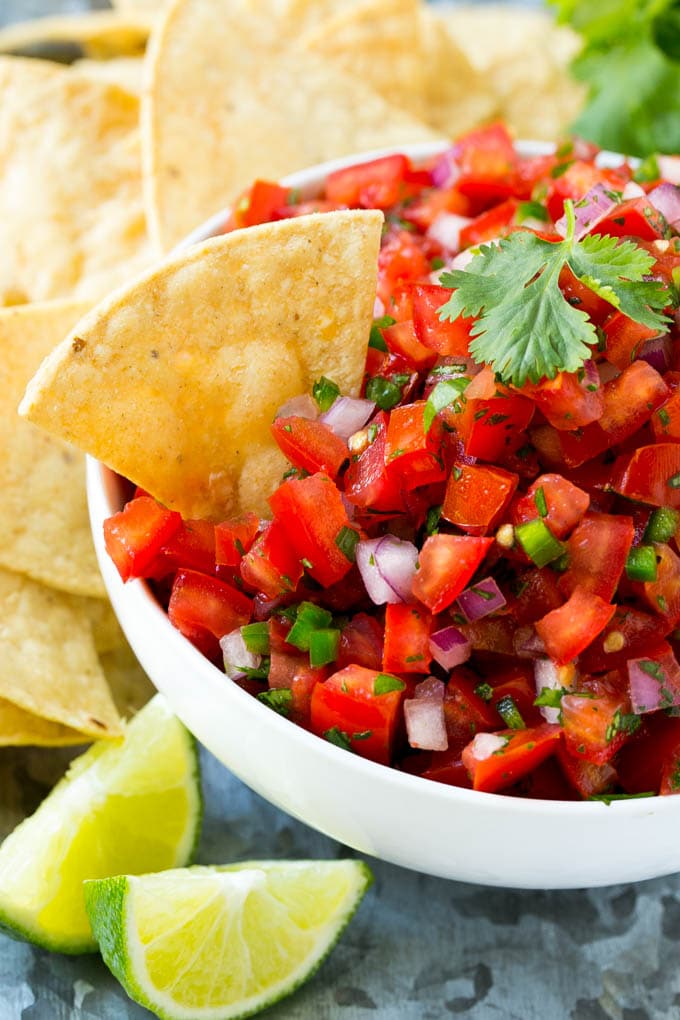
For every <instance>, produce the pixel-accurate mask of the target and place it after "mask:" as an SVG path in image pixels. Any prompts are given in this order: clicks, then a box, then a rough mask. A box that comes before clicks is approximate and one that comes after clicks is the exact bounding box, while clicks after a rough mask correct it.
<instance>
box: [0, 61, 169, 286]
mask: <svg viewBox="0 0 680 1020" xmlns="http://www.w3.org/2000/svg"><path fill="white" fill-rule="evenodd" d="M0 94H1V95H2V102H1V103H0V223H2V245H0V305H3V304H21V303H23V302H27V301H39V300H46V299H49V298H55V297H75V298H78V299H82V300H87V299H89V298H93V297H100V296H101V295H102V294H104V293H107V292H108V291H109V290H110V289H111V287H113V286H115V285H116V284H119V283H121V282H122V281H123V280H124V279H126V278H127V277H128V276H129V275H131V274H132V273H133V272H134V271H139V269H140V268H141V267H142V266H144V265H146V264H148V262H149V261H150V257H151V250H150V247H149V244H148V241H147V237H146V227H145V221H144V212H143V203H142V187H141V171H140V162H139V127H138V114H139V103H138V100H137V98H136V97H135V96H133V95H131V94H130V93H128V92H125V91H124V90H123V89H120V88H118V87H116V86H113V85H106V84H102V83H99V82H95V81H92V80H90V79H88V78H86V77H84V76H80V75H78V74H75V73H73V72H71V71H70V70H69V69H64V68H61V67H58V66H57V65H56V64H49V63H47V62H46V61H39V60H29V59H24V58H22V57H0Z"/></svg>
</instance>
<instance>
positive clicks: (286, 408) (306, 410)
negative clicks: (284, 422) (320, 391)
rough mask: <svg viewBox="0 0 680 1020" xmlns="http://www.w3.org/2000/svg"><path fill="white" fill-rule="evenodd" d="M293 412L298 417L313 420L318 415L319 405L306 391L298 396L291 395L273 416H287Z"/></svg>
mask: <svg viewBox="0 0 680 1020" xmlns="http://www.w3.org/2000/svg"><path fill="white" fill-rule="evenodd" d="M292 414H295V415H297V417H298V418H309V419H310V420H314V419H316V418H318V417H319V407H318V404H317V402H316V400H314V398H313V397H311V396H310V395H309V394H308V393H305V394H303V395H302V396H300V397H291V399H290V400H287V401H286V402H285V404H283V405H282V406H281V407H280V408H279V409H278V411H277V412H276V414H275V415H274V417H275V418H288V417H289V416H290V415H292Z"/></svg>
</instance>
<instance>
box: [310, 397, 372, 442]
mask: <svg viewBox="0 0 680 1020" xmlns="http://www.w3.org/2000/svg"><path fill="white" fill-rule="evenodd" d="M374 411H375V403H374V402H373V401H372V400H360V399H358V398H355V397H337V398H336V399H335V400H334V401H333V403H332V405H331V406H330V407H329V408H328V410H327V411H324V413H323V414H322V415H321V416H320V418H319V421H322V422H323V423H324V424H325V425H328V427H329V428H330V429H332V430H333V432H335V434H336V436H339V437H340V439H344V440H345V442H347V440H348V439H349V437H350V436H352V435H354V433H355V432H358V431H359V429H362V428H363V427H364V425H365V424H366V422H367V421H368V419H369V418H370V417H371V415H372V414H373V412H374Z"/></svg>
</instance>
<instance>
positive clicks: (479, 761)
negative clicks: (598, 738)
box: [463, 723, 561, 793]
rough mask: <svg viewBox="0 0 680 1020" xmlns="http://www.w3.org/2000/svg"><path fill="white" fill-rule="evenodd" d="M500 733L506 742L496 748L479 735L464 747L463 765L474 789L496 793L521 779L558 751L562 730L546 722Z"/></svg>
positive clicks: (499, 736) (502, 739) (500, 736)
mask: <svg viewBox="0 0 680 1020" xmlns="http://www.w3.org/2000/svg"><path fill="white" fill-rule="evenodd" d="M488 736H489V737H493V736H497V737H498V738H499V740H501V741H504V743H502V744H501V745H500V747H498V748H497V749H495V750H489V749H487V746H486V745H487V744H489V743H490V742H489V741H488V739H487V738H486V737H485V736H484V735H483V734H480V735H479V736H477V737H475V738H474V739H473V740H472V741H471V743H469V744H468V745H467V747H466V748H464V750H463V764H464V765H465V767H466V769H467V770H468V772H469V773H470V776H471V777H472V787H473V789H474V790H485V791H486V792H487V793H494V792H495V791H496V790H502V789H504V787H506V786H511V785H512V784H513V783H515V782H517V780H518V779H521V777H522V776H525V775H526V774H527V773H528V772H531V771H532V769H535V768H537V766H538V765H540V764H541V762H543V761H545V759H546V758H547V757H548V756H549V755H551V754H554V752H555V751H556V750H557V747H558V744H559V740H560V736H561V729H560V727H559V726H557V725H552V724H550V723H542V724H541V725H540V726H534V727H532V728H531V729H526V730H503V731H501V732H500V733H497V734H489V735H488Z"/></svg>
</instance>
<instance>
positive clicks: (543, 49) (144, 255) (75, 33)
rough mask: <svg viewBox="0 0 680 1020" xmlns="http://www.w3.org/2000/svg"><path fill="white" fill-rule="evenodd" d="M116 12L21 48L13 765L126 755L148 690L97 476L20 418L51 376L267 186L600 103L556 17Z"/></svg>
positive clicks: (6, 645)
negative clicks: (124, 740)
mask: <svg viewBox="0 0 680 1020" xmlns="http://www.w3.org/2000/svg"><path fill="white" fill-rule="evenodd" d="M117 8H118V9H117V10H116V11H109V12H98V13H93V14H92V15H88V16H86V17H82V16H80V17H76V18H61V19H54V18H50V19H45V20H43V21H41V22H32V23H27V24H25V25H19V26H12V27H10V28H8V29H5V30H4V31H2V32H0V54H2V55H0V222H2V225H3V227H2V241H1V242H0V348H1V353H0V428H1V429H2V431H3V436H4V457H3V458H2V461H0V745H7V744H52V745H57V744H72V743H81V742H83V741H84V740H90V739H96V738H100V737H115V736H117V735H119V734H120V732H121V722H120V716H119V712H121V713H122V714H127V713H129V711H131V710H134V708H135V707H137V706H138V705H139V704H140V703H142V702H143V700H144V699H145V698H146V696H147V695H148V690H149V688H148V682H147V681H146V680H145V678H144V677H143V674H142V673H141V670H140V669H139V667H137V666H136V664H135V663H134V659H133V658H132V656H131V653H130V652H129V649H128V648H127V646H126V645H125V642H124V638H123V636H122V634H121V632H120V630H119V628H118V627H117V624H116V622H115V619H114V618H113V614H112V612H111V610H110V607H109V606H108V603H107V602H106V600H105V592H104V587H103V583H102V580H101V577H100V574H99V571H98V568H97V564H96V561H95V556H94V551H93V547H92V542H91V538H90V532H89V524H88V518H87V507H86V500H85V490H84V458H83V456H82V454H80V453H79V452H77V451H76V450H75V449H74V448H72V447H70V446H69V445H67V444H66V443H65V442H63V441H62V440H60V439H56V438H52V437H49V436H47V435H46V434H45V433H43V432H42V431H41V430H40V429H38V428H37V427H36V426H35V425H33V424H31V423H30V422H28V421H26V420H23V419H20V418H19V417H18V415H17V413H16V408H17V406H18V403H19V401H20V399H21V396H22V394H23V391H24V389H25V387H26V384H27V383H28V381H29V379H30V378H31V377H32V376H33V374H34V373H35V372H36V370H37V369H38V366H39V365H40V363H41V362H42V361H43V359H44V358H45V356H46V355H47V354H49V353H50V351H52V349H53V348H54V347H55V346H56V345H57V344H58V343H59V342H60V341H61V340H62V338H63V337H64V336H65V335H67V334H68V333H69V332H70V331H71V329H72V327H73V326H74V325H75V324H76V323H77V322H78V321H79V320H80V319H81V317H82V316H84V315H85V314H86V313H87V312H88V311H89V309H90V308H91V307H92V306H93V305H94V304H95V303H96V302H97V301H99V300H100V299H102V298H104V297H105V296H106V295H107V294H109V293H110V292H111V291H112V290H115V289H116V288H118V287H120V286H123V285H125V284H128V283H129V281H130V280H133V279H134V278H135V277H136V276H138V275H139V274H140V273H142V272H143V271H144V270H145V269H147V268H148V267H149V266H151V265H152V264H153V263H154V262H155V261H157V260H158V259H160V258H161V257H162V256H163V255H164V254H165V253H167V252H168V251H169V250H170V249H171V248H172V247H173V246H174V245H175V244H176V243H177V242H179V241H180V240H181V239H182V238H183V237H184V236H185V235H186V234H187V233H188V232H189V231H190V230H191V229H192V228H194V227H195V226H197V225H198V224H199V223H201V222H202V221H203V220H204V219H205V218H206V217H208V216H210V215H211V214H213V213H215V212H216V211H218V210H219V209H220V208H222V207H223V206H225V205H227V204H228V203H230V202H233V201H234V200H235V198H236V197H237V196H238V195H239V193H240V192H241V191H242V190H243V189H244V188H245V187H246V186H248V185H249V184H250V183H251V182H252V181H253V180H254V179H255V178H257V177H265V178H268V179H274V180H275V179H278V178H280V177H282V176H284V175H285V174H287V173H290V172H292V171H294V170H298V169H301V168H302V167H304V166H308V165H312V164H314V163H318V162H322V161H324V160H327V159H331V158H334V157H338V156H343V155H347V154H349V153H352V152H360V151H362V150H367V149H376V148H381V147H388V146H391V147H395V146H396V147H398V146H400V145H404V144H408V143H412V142H419V141H422V142H429V141H434V140H436V139H439V138H442V137H453V136H454V135H456V134H459V133H461V132H463V131H465V130H468V129H470V128H472V127H474V126H476V125H477V124H480V123H483V122H485V121H489V120H492V119H496V118H504V119H506V120H508V121H509V123H510V125H511V126H512V127H513V128H514V129H515V131H516V132H517V133H518V134H519V135H522V136H524V137H538V138H547V137H554V136H556V135H558V134H559V133H560V132H561V131H563V130H564V129H565V128H566V126H567V124H568V122H569V120H570V119H571V118H572V117H573V116H574V115H575V113H576V112H577V109H578V105H579V103H580V101H581V93H580V91H579V89H578V88H577V87H576V86H575V85H574V84H573V83H572V82H570V81H569V79H568V77H567V74H566V70H565V68H566V65H567V63H568V61H569V59H570V57H571V55H572V54H573V52H574V49H575V43H574V39H573V37H571V36H570V35H569V33H567V32H566V30H562V29H559V30H558V29H556V28H554V27H553V26H552V25H551V24H550V22H549V20H548V18H547V16H545V15H543V14H529V13H526V12H523V13H520V12H513V11H509V10H508V9H507V8H497V9H494V8H486V9H485V10H484V11H483V12H477V11H476V10H475V11H473V10H465V9H458V10H456V11H454V12H447V13H438V12H437V9H436V7H432V8H430V7H428V6H427V5H426V4H425V3H423V2H421V0H171V2H170V3H169V4H167V5H164V4H161V3H158V2H155V3H154V2H153V0H119V2H118V4H117ZM36 57H37V58H38V59H36ZM41 58H42V59H41ZM59 62H61V63H62V64H69V65H70V66H60V63H59ZM114 305H115V300H114ZM112 307H113V306H112ZM123 333H125V330H123ZM97 386H98V388H99V391H100V392H105V391H106V386H107V379H106V370H105V368H102V369H101V373H100V377H99V378H98V379H97ZM272 399H274V398H273V396H272ZM270 403H271V401H270ZM149 428H151V429H152V428H153V423H149ZM72 431H73V433H74V434H76V433H77V432H78V430H77V429H74V430H72ZM264 431H265V432H267V429H266V428H265V429H264ZM65 433H66V434H71V433H70V431H69V430H68V429H66V430H65ZM139 439H140V442H141V443H142V444H143V443H144V436H140V437H139Z"/></svg>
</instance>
